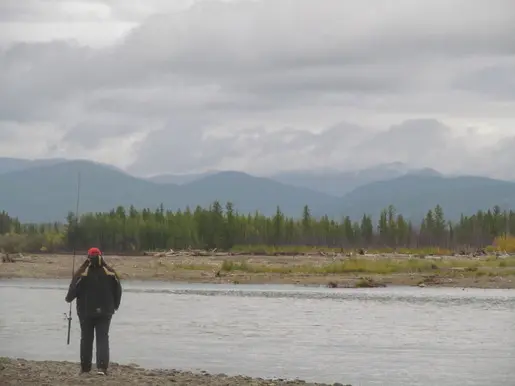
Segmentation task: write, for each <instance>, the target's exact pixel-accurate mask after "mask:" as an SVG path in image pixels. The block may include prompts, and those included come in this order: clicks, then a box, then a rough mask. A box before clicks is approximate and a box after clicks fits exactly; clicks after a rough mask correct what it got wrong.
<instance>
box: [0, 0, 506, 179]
mask: <svg viewBox="0 0 515 386" xmlns="http://www.w3.org/2000/svg"><path fill="white" fill-rule="evenodd" d="M172 3H173V5H172ZM44 5H45V6H44V7H43V6H42V3H41V2H37V1H33V0H27V1H23V2H21V1H11V0H6V1H3V2H2V3H1V4H0V14H1V15H2V16H1V17H0V32H1V31H8V29H9V28H10V26H12V25H14V24H16V23H17V25H23V26H25V29H26V30H27V31H29V32H30V31H33V32H34V31H39V29H37V28H39V27H36V26H37V25H38V26H39V25H41V23H44V24H45V25H46V26H52V25H57V24H55V23H58V22H60V21H63V20H71V21H74V22H77V23H79V22H80V23H85V22H88V23H91V27H90V30H85V31H90V33H91V34H92V36H93V35H95V34H96V33H98V32H96V31H95V29H96V28H97V26H98V25H100V24H99V23H101V24H102V25H113V26H114V25H117V26H118V25H120V23H122V24H123V25H124V26H125V27H123V28H125V29H124V31H126V32H125V34H124V35H123V36H122V37H121V38H119V39H117V40H114V43H112V44H107V45H105V46H102V47H97V46H93V45H87V43H84V44H81V41H84V42H86V41H89V40H88V39H87V38H86V37H85V36H86V35H87V34H86V35H85V32H84V31H82V30H81V32H80V33H78V32H77V35H76V36H75V35H73V36H72V35H70V36H68V37H67V38H66V39H76V40H77V41H76V42H74V43H72V42H70V40H55V39H53V37H55V36H54V35H51V34H50V35H48V38H47V39H46V41H45V39H44V38H42V41H40V42H37V41H34V40H31V41H24V40H27V39H25V38H24V36H25V35H18V34H17V33H13V32H12V31H11V32H10V33H9V34H7V35H8V36H9V39H10V40H9V44H8V45H4V46H3V48H1V50H0V135H3V137H6V138H7V139H5V141H8V140H9V138H11V137H12V135H9V136H7V134H6V133H8V131H9V133H11V132H12V127H13V122H16V127H22V126H23V125H25V127H27V128H28V129H27V130H35V128H37V127H38V125H45V127H47V128H48V129H47V130H50V131H51V132H52V133H53V136H52V138H51V139H48V141H49V143H48V146H46V147H38V148H37V149H38V151H41V152H43V151H44V150H42V149H51V150H52V151H51V152H49V153H37V154H32V155H31V156H41V155H44V156H51V155H54V154H58V155H59V156H63V155H69V156H74V155H76V154H78V153H79V154H80V153H81V152H82V151H84V152H85V154H86V156H88V155H89V156H92V157H93V156H95V157H96V158H97V159H98V158H99V157H100V158H101V159H104V160H108V161H111V160H115V162H118V165H124V166H126V165H129V164H130V170H131V171H133V172H137V173H140V174H150V173H155V172H166V171H174V172H184V171H189V170H205V169H214V168H233V169H244V170H249V171H258V172H266V171H270V170H276V169H293V168H310V167H335V168H341V169H345V168H359V167H365V166H370V165H373V164H377V163H382V162H394V161H402V162H406V163H410V164H413V165H415V166H420V167H423V166H431V167H436V168H439V169H441V170H443V171H451V172H456V171H465V172H468V171H477V170H479V171H481V172H482V173H486V174H492V175H493V174H494V173H501V174H502V173H504V170H505V169H506V168H507V167H508V166H509V165H510V162H511V160H513V161H514V162H515V155H514V156H511V152H510V151H509V150H510V147H509V146H506V145H505V144H506V143H509V141H511V140H512V136H513V135H515V132H512V131H510V130H509V129H510V127H515V125H513V123H515V119H513V109H514V108H515V99H514V98H513V96H514V94H513V89H514V88H513V82H514V78H513V76H514V75H513V74H514V73H515V71H513V68H514V63H515V23H513V20H515V7H514V6H513V1H512V0H492V1H490V2H488V3H486V2H474V3H472V2H470V1H465V0H448V1H446V2H443V1H441V2H428V1H422V0H418V1H412V0H409V1H408V0H398V1H397V2H395V3H390V2H384V1H379V0H365V1H362V2H356V1H351V0H320V1H318V2H316V4H315V2H313V1H312V0H260V1H247V0H240V1H231V2H222V1H215V0H213V1H193V0H184V1H180V2H175V1H174V2H170V1H165V0H152V1H150V0H149V1H143V0H135V1H131V2H126V1H121V0H98V1H95V2H86V1H77V2H73V3H70V2H65V1H59V0H53V1H48V2H45V3H44ZM371 10H373V12H372V11H371ZM13 23H14V24H13ZM131 23H136V27H134V28H133V29H132V30H129V29H128V27H127V26H128V25H132V24H131ZM117 36H118V35H117ZM81 39H83V40H81ZM338 122H339V123H338ZM349 122H355V123H349ZM20 125H22V126H20ZM467 127H476V128H477V130H476V131H468V132H467V134H466V135H464V134H463V130H464V129H466V128H467ZM486 128H488V129H489V130H490V134H488V135H485V134H483V132H484V130H486ZM460 130H461V131H460ZM487 137H489V138H490V140H489V142H488V141H486V140H485V139H486V138H487ZM16 138H17V139H16V142H13V143H16V146H20V147H21V146H23V145H22V144H23V141H24V140H26V141H27V142H28V141H30V136H26V137H25V136H21V137H20V136H17V137H16ZM24 138H26V139H24ZM491 138H494V140H492V139H491ZM496 140H497V141H500V142H496ZM20 141H21V142H20ZM92 144H95V147H96V148H97V149H98V152H97V153H95V154H91V153H90V152H89V153H88V152H87V149H88V146H91V145H92ZM113 144H116V145H113ZM2 149H3V147H2ZM9 154H11V155H12V152H11V153H9ZM19 154H20V156H27V154H25V152H24V151H22V150H21V148H20V151H19ZM492 154H503V155H502V156H498V157H495V159H498V160H499V161H495V160H494V161H492V160H490V161H489V162H486V164H487V165H485V157H487V156H491V155H492ZM102 157H103V158H102ZM499 168H500V169H502V170H497V169H499ZM506 173H507V172H506ZM506 173H504V174H506ZM507 174H509V173H507Z"/></svg>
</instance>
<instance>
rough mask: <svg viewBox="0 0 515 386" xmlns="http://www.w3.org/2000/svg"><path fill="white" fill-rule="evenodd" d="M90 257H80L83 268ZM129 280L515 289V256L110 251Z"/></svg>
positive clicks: (23, 264)
mask: <svg viewBox="0 0 515 386" xmlns="http://www.w3.org/2000/svg"><path fill="white" fill-rule="evenodd" d="M83 260H84V257H82V256H79V257H77V258H76V267H78V266H79V265H80V264H81V263H82V261H83ZM106 260H107V261H108V262H109V263H110V264H111V265H112V266H113V267H114V268H115V269H116V270H117V271H118V273H119V274H120V276H121V277H122V278H123V279H126V280H130V279H135V280H165V281H180V282H192V283H234V284H272V283H275V284H298V285H323V286H332V287H360V286H365V287H366V286H369V285H370V286H376V285H377V286H382V285H386V286H389V285H408V286H417V285H418V286H447V287H477V288H515V258H514V257H506V258H496V257H495V256H490V257H489V256H482V257H475V258H472V257H464V256H443V257H436V256H427V257H411V258H410V257H409V256H406V255H371V256H360V257H359V258H354V259H349V258H339V259H335V258H334V257H330V256H223V257H221V256H216V255H214V256H166V257H155V256H106ZM71 266H72V257H71V256H70V255H29V256H23V257H22V258H18V259H16V261H15V262H13V263H0V279H2V278H3V279H6V278H46V279H57V278H60V279H68V278H70V273H71V272H70V271H71Z"/></svg>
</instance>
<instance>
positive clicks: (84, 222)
mask: <svg viewBox="0 0 515 386" xmlns="http://www.w3.org/2000/svg"><path fill="white" fill-rule="evenodd" d="M509 229H515V212H513V211H510V212H506V211H501V209H500V207H499V206H495V207H493V208H492V209H491V210H486V211H482V210H479V211H478V212H477V213H476V214H474V215H471V216H464V215H463V216H461V219H460V220H459V221H457V222H451V221H448V220H446V219H445V215H444V212H443V210H442V208H441V207H440V206H436V207H435V208H434V209H431V210H429V211H428V212H427V214H426V215H425V218H424V219H423V221H421V222H419V223H412V222H411V221H408V220H406V219H405V217H404V216H403V215H402V214H401V213H397V211H396V209H395V208H394V207H393V206H389V207H388V208H385V209H384V210H383V211H382V212H381V213H379V216H378V217H377V220H374V219H373V218H372V217H370V216H368V215H363V217H362V219H361V221H351V219H350V218H349V217H345V216H344V217H342V219H341V220H340V221H334V220H331V219H329V217H327V216H324V217H322V218H320V219H315V218H314V217H313V216H312V215H311V213H310V209H309V208H308V207H307V206H305V207H304V210H303V213H302V216H299V218H298V219H294V218H288V217H286V216H284V214H283V213H282V212H281V209H280V208H279V207H278V208H277V211H276V214H275V216H273V217H265V216H263V215H261V214H259V213H254V214H240V213H238V212H237V211H236V210H235V209H234V206H233V205H232V204H231V203H227V204H226V205H222V204H221V203H219V202H214V203H213V204H212V205H211V206H210V207H208V208H201V207H197V208H195V209H194V210H190V209H186V210H184V211H176V212H173V211H167V210H165V208H163V206H162V205H161V206H160V207H159V208H158V209H156V210H151V209H144V210H136V209H135V208H134V207H131V208H129V209H127V210H126V209H124V208H123V207H118V208H117V209H113V210H111V211H110V212H106V213H87V214H83V215H81V216H80V218H79V219H78V221H76V218H75V215H74V214H73V213H69V215H68V217H67V221H65V222H63V223H57V222H56V223H51V224H22V223H20V222H19V221H18V220H17V219H16V218H14V217H11V216H9V214H8V213H6V212H0V251H1V250H3V251H4V252H22V251H26V252H69V251H71V250H72V249H73V248H74V247H75V248H76V249H77V250H85V249H87V248H88V247H90V246H98V247H99V248H101V249H102V250H103V251H105V252H107V253H138V252H142V251H148V250H167V249H175V250H178V249H187V248H196V249H213V248H217V249H219V250H238V249H240V250H241V249H242V248H243V249H244V248H248V249H249V251H250V250H252V249H253V248H254V249H256V250H258V249H259V248H268V249H270V248H272V249H275V250H280V249H281V248H282V249H284V250H288V249H292V248H299V247H302V248H338V249H357V248H366V249H378V250H379V249H397V250H400V249H403V248H404V249H421V248H435V249H445V250H453V251H457V250H459V249H462V248H484V247H487V246H490V245H494V244H495V243H496V242H497V243H499V240H502V239H503V238H506V237H507V235H508V234H509ZM506 239H507V238H506Z"/></svg>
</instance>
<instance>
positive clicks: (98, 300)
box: [66, 260, 122, 318]
mask: <svg viewBox="0 0 515 386" xmlns="http://www.w3.org/2000/svg"><path fill="white" fill-rule="evenodd" d="M74 299H77V315H78V316H79V318H82V317H84V318H90V317H95V316H108V315H113V314H114V312H115V311H117V310H118V307H120V301H121V299H122V286H121V284H120V279H119V278H118V275H117V274H116V272H115V271H114V269H112V268H111V267H109V266H108V265H107V264H105V262H103V261H102V264H101V265H94V264H91V262H90V261H89V260H86V261H85V262H84V264H83V265H82V266H81V267H80V268H79V269H78V270H77V272H76V273H75V275H74V277H73V279H72V281H71V283H70V287H69V289H68V293H67V294H66V301H67V302H68V303H71V302H72V301H73V300H74Z"/></svg>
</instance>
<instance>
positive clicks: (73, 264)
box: [66, 172, 80, 344]
mask: <svg viewBox="0 0 515 386" xmlns="http://www.w3.org/2000/svg"><path fill="white" fill-rule="evenodd" d="M79 202H80V172H78V173H77V204H76V206H75V230H74V232H73V233H74V234H73V242H72V246H73V262H72V281H73V280H74V279H75V278H74V276H75V252H76V245H77V230H78V228H79ZM72 303H73V302H70V310H69V311H68V318H67V319H68V338H67V339H66V344H70V331H71V328H72Z"/></svg>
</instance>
